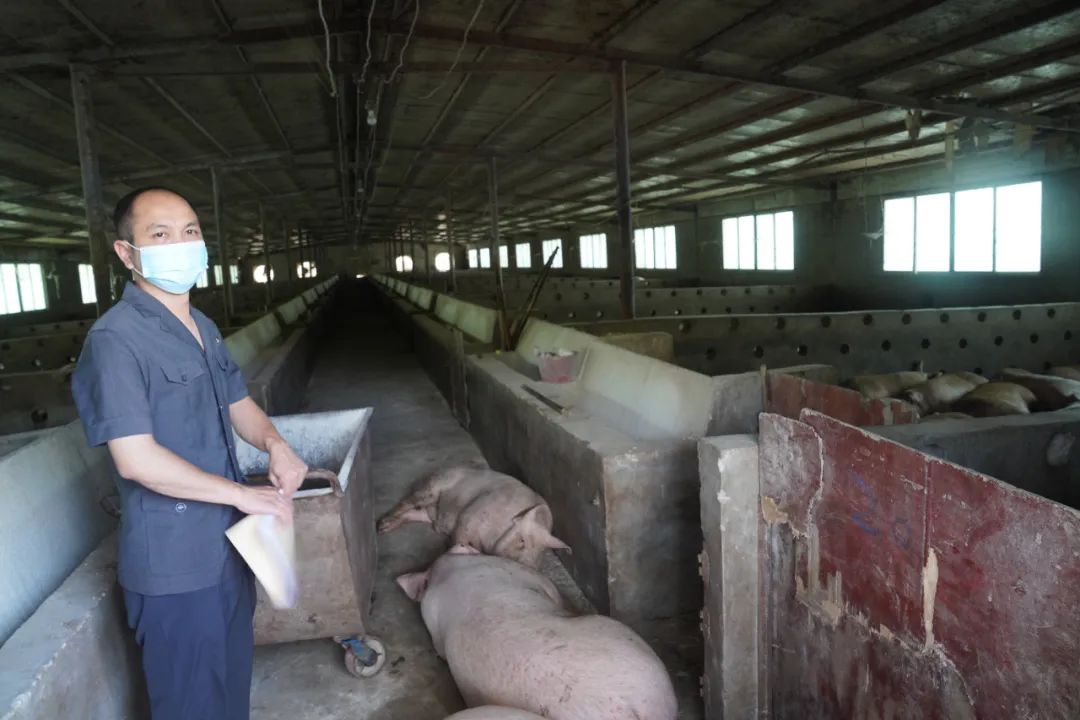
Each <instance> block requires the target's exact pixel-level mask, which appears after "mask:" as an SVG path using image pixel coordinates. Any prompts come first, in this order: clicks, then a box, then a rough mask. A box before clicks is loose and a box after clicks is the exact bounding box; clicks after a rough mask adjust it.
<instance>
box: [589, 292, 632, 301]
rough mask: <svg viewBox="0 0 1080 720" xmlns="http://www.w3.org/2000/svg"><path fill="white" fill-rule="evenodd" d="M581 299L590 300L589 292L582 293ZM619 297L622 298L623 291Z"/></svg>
mask: <svg viewBox="0 0 1080 720" xmlns="http://www.w3.org/2000/svg"><path fill="white" fill-rule="evenodd" d="M581 299H582V300H588V299H589V293H582V295H581ZM619 299H620V300H622V293H619Z"/></svg>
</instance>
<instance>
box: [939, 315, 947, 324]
mask: <svg viewBox="0 0 1080 720" xmlns="http://www.w3.org/2000/svg"><path fill="white" fill-rule="evenodd" d="M938 320H940V321H941V322H943V323H947V322H949V313H941V314H940V315H938Z"/></svg>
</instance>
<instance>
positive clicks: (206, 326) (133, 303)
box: [71, 283, 248, 595]
mask: <svg viewBox="0 0 1080 720" xmlns="http://www.w3.org/2000/svg"><path fill="white" fill-rule="evenodd" d="M191 315H192V317H193V318H194V319H195V324H196V325H197V326H198V328H199V334H200V336H201V337H202V341H203V347H199V343H198V341H197V340H195V337H194V336H193V335H192V334H191V331H189V330H188V329H187V327H185V326H184V324H183V323H182V322H181V321H180V320H179V319H178V318H177V317H176V316H175V315H173V314H172V312H170V311H169V309H168V308H166V307H165V306H164V305H163V304H162V303H161V302H160V301H158V300H156V299H155V298H154V297H153V296H151V295H150V294H149V293H147V292H146V291H144V290H142V289H140V288H139V287H138V286H137V285H135V284H134V283H128V285H127V287H125V288H124V295H123V298H122V299H121V300H120V301H119V302H118V303H117V304H116V305H115V306H113V307H112V308H111V309H110V310H109V311H108V312H106V313H105V314H104V315H102V316H101V317H100V318H99V319H98V320H97V322H95V323H94V325H93V327H91V328H90V332H89V333H87V336H86V341H85V343H84V344H83V349H82V353H81V354H80V356H79V364H78V366H77V367H76V368H75V372H74V374H73V375H72V380H71V389H72V394H73V395H74V397H75V405H76V407H77V409H78V412H79V418H80V419H81V420H82V424H83V428H84V430H85V431H86V438H87V442H88V443H89V444H90V445H91V446H97V445H102V444H104V443H106V442H108V441H109V440H114V439H116V438H122V437H128V436H131V435H143V434H147V435H153V437H154V440H155V441H156V442H157V443H158V444H159V445H161V446H162V447H164V448H166V449H168V450H171V451H172V452H173V453H175V454H176V455H178V456H180V457H181V458H183V459H184V460H187V461H188V462H190V463H191V464H193V465H195V466H196V467H198V468H200V469H202V470H204V471H206V472H209V473H214V474H215V475H221V476H223V477H226V478H229V479H231V480H233V481H236V482H243V475H242V473H241V471H240V464H239V462H238V461H237V459H236V447H235V445H236V441H235V439H234V436H233V431H232V422H231V420H230V418H229V405H231V404H232V403H234V402H237V401H238V400H242V399H244V398H245V397H246V396H247V394H248V393H247V386H246V384H245V382H244V378H243V375H242V374H241V372H240V368H239V367H238V366H237V365H236V363H235V362H234V361H233V359H232V357H231V356H230V354H229V351H228V350H227V349H226V348H225V343H224V341H223V340H222V338H221V332H220V331H219V330H218V328H217V325H215V324H214V322H213V321H212V320H210V319H209V318H208V317H206V316H205V315H203V314H202V313H201V312H199V311H198V310H196V309H195V308H192V309H191ZM119 490H120V498H121V501H122V505H123V513H122V515H121V518H120V537H119V553H118V554H119V562H118V575H119V580H120V584H121V585H122V586H123V587H124V588H126V589H128V590H131V591H133V592H137V593H142V594H144V595H168V594H173V593H182V592H191V591H194V590H200V589H202V588H206V587H209V586H211V585H214V584H217V583H218V582H221V580H222V573H223V570H225V561H226V559H229V560H230V567H231V566H232V564H233V563H234V562H235V560H234V556H235V555H236V553H235V552H231V551H230V547H229V541H228V539H227V538H226V537H225V530H226V529H227V528H228V527H229V526H230V525H232V523H234V522H236V521H237V520H238V519H240V518H242V517H243V515H242V514H241V513H239V511H237V510H235V509H234V508H232V507H231V506H226V505H216V504H213V503H203V502H198V501H195V500H183V499H178V498H173V497H168V496H166V495H162V494H160V493H156V492H154V491H152V490H149V489H148V488H146V487H144V486H142V485H140V484H139V483H137V482H134V481H132V480H127V479H121V480H120V481H119Z"/></svg>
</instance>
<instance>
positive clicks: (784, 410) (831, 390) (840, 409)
mask: <svg viewBox="0 0 1080 720" xmlns="http://www.w3.org/2000/svg"><path fill="white" fill-rule="evenodd" d="M804 408H806V409H810V410H816V411H818V412H821V413H824V414H826V415H828V416H829V417H834V418H836V419H837V420H842V421H843V422H846V423H850V424H852V425H857V426H859V427H869V426H872V425H904V424H907V423H913V422H918V421H919V411H918V409H917V408H916V407H915V406H914V405H912V404H911V403H907V402H904V401H903V400H897V399H895V398H885V399H882V400H868V399H866V398H865V397H863V395H862V393H860V392H858V391H856V390H850V389H848V388H844V387H840V386H839V385H829V384H827V383H823V382H817V381H815V380H808V379H806V378H802V377H798V376H796V375H788V374H786V373H778V372H769V373H766V374H765V412H771V413H776V414H778V415H783V416H784V417H789V418H796V419H797V418H798V417H799V412H800V411H801V410H803V409H804Z"/></svg>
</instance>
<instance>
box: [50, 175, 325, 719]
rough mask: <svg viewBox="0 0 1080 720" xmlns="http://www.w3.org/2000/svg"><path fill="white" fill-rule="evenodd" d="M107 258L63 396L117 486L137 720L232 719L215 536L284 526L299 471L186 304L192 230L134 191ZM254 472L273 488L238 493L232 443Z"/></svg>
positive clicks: (236, 691)
mask: <svg viewBox="0 0 1080 720" xmlns="http://www.w3.org/2000/svg"><path fill="white" fill-rule="evenodd" d="M113 220H114V222H115V224H116V231H117V235H118V236H119V239H118V240H117V241H116V242H115V243H114V245H113V247H114V250H115V252H116V254H117V255H118V256H119V257H120V260H121V261H122V262H123V263H124V265H125V266H126V267H128V268H129V269H130V270H131V271H132V273H133V282H131V283H128V285H127V287H126V288H125V289H124V294H123V297H122V299H121V300H120V301H119V302H118V303H117V304H116V305H115V306H114V307H113V308H111V309H110V310H109V311H108V312H107V313H105V314H104V315H103V316H102V317H101V318H99V319H98V321H97V322H96V323H94V326H93V327H92V328H91V329H90V332H89V333H88V334H87V337H86V342H85V344H84V346H83V350H82V354H81V355H80V357H79V364H78V367H77V368H76V370H75V373H74V376H73V378H72V393H73V395H74V397H75V403H76V406H77V408H78V411H79V417H80V418H81V420H82V423H83V427H84V429H85V431H86V437H87V441H88V443H89V444H90V445H91V446H96V445H101V444H105V443H107V444H108V448H109V452H110V454H111V455H112V458H113V461H114V462H115V464H116V469H117V471H118V472H119V474H120V476H121V478H122V479H121V480H120V483H119V484H120V497H121V501H122V505H123V513H122V515H121V521H120V531H119V553H118V554H119V563H118V576H119V581H120V585H121V587H122V588H123V592H124V604H125V606H126V609H127V617H128V623H129V624H130V625H131V627H132V629H133V630H134V631H135V639H136V640H137V642H138V643H139V645H140V647H141V648H142V660H143V670H144V672H145V674H146V682H147V689H148V691H149V695H150V705H151V717H152V719H153V720H193V719H194V718H199V719H200V720H241V719H243V720H246V719H247V718H248V715H249V694H250V687H251V663H252V651H253V635H252V614H253V612H254V608H255V593H254V580H253V578H252V575H251V572H250V571H249V570H248V569H247V567H246V566H245V565H244V562H243V560H242V559H241V558H240V556H239V555H238V554H237V553H236V551H235V550H234V549H233V548H232V547H231V545H230V544H229V542H228V540H227V539H226V537H225V530H226V529H227V528H229V527H230V526H231V525H232V524H233V523H235V522H236V521H238V520H239V519H240V518H242V517H243V516H244V515H245V514H268V515H275V516H277V517H278V519H279V521H280V522H291V521H292V494H293V492H295V491H296V489H297V488H298V487H299V486H300V483H301V482H302V481H303V478H304V475H305V473H306V472H307V466H306V465H305V464H304V463H303V461H301V460H300V459H299V458H298V457H297V456H296V454H295V453H294V452H293V451H292V449H291V448H290V447H289V446H288V444H287V443H286V442H285V441H284V440H283V439H282V438H281V436H280V435H279V434H278V433H277V431H276V430H275V429H274V426H273V424H272V423H271V422H270V420H269V419H268V418H267V417H266V414H265V413H263V411H262V410H261V409H259V407H258V406H257V405H256V404H255V403H254V401H253V400H252V399H251V398H250V397H248V394H247V390H246V385H245V382H244V379H243V377H242V375H241V373H240V369H239V368H238V367H237V365H236V363H235V362H233V359H232V357H231V356H230V355H229V351H228V350H227V349H226V348H225V343H224V342H223V341H222V337H221V332H220V331H219V330H218V328H217V326H216V325H215V324H214V323H213V321H212V320H210V319H209V318H207V317H206V316H205V315H203V314H202V313H201V312H199V311H198V310H196V309H195V308H193V307H191V304H190V302H189V291H190V289H191V287H192V286H193V285H194V284H195V282H196V280H197V279H198V277H199V276H200V275H201V274H202V273H203V272H205V271H206V267H207V254H206V245H205V243H204V242H203V237H202V231H201V229H200V227H199V219H198V217H197V216H196V215H195V211H194V210H193V209H192V207H191V205H190V204H189V203H188V202H187V201H186V200H185V199H184V198H183V197H181V196H180V195H178V194H177V193H175V192H172V191H170V190H167V189H164V188H144V189H141V190H136V191H135V192H132V193H130V194H129V195H127V196H126V197H124V198H123V199H121V200H120V202H119V203H117V205H116V211H115V213H114V215H113ZM234 429H235V431H236V433H237V434H238V435H239V436H240V437H242V438H243V439H244V440H245V441H247V442H249V443H251V444H252V445H254V446H255V447H256V448H259V449H261V450H263V451H265V452H267V453H269V457H270V468H269V474H270V479H271V481H272V482H273V484H274V485H275V487H255V486H248V485H246V484H244V478H243V475H242V474H241V473H240V468H239V464H238V462H237V458H236V448H235V442H234V439H233V430H234Z"/></svg>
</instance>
